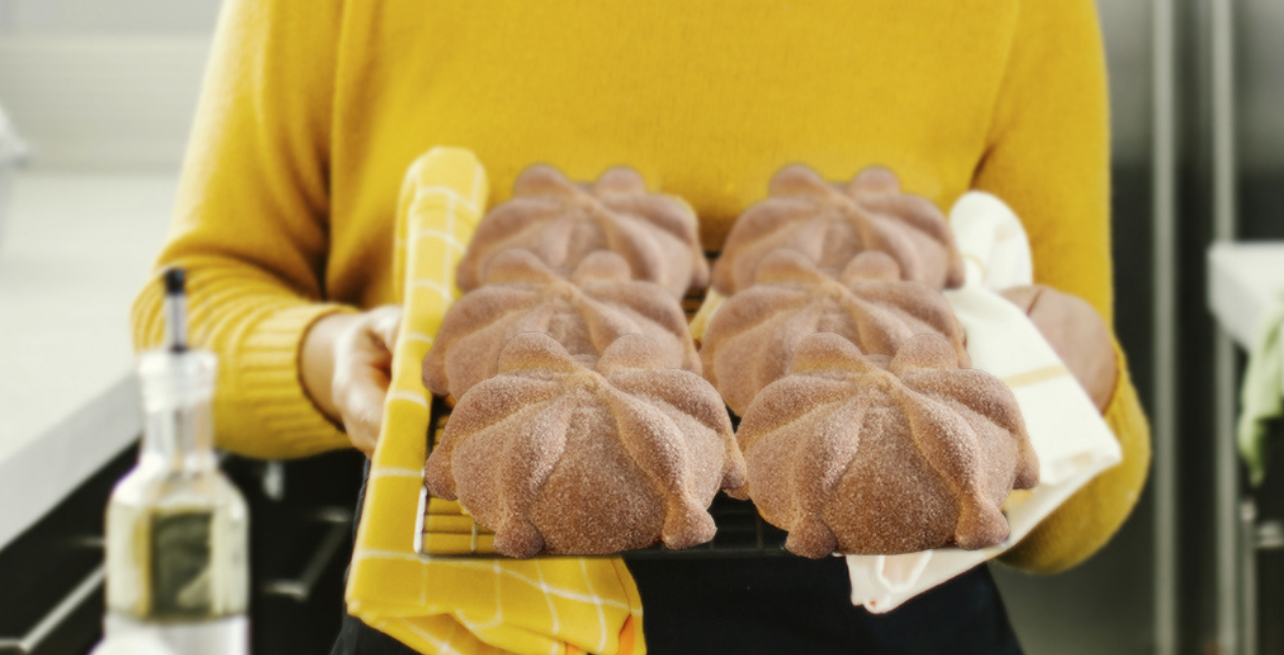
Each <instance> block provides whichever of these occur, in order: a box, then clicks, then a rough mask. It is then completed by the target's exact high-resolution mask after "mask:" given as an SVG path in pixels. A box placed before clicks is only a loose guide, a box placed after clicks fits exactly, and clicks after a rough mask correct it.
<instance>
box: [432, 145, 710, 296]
mask: <svg viewBox="0 0 1284 655" xmlns="http://www.w3.org/2000/svg"><path fill="white" fill-rule="evenodd" d="M696 228H697V225H696V216H695V212H694V211H692V209H691V207H690V206H689V205H687V204H686V203H685V202H683V201H681V200H680V199H678V198H675V197H672V196H667V195H663V194H658V193H647V190H646V184H645V183H644V181H643V179H642V176H641V175H639V174H638V173H637V171H635V170H633V169H631V168H627V167H618V168H612V169H610V170H608V171H606V172H605V173H603V174H602V175H601V177H599V178H598V179H597V182H595V183H593V184H592V185H586V184H576V183H573V182H571V181H570V180H568V179H567V178H566V176H564V175H562V173H561V172H559V171H558V170H557V169H555V168H553V167H551V166H545V165H537V166H532V167H531V168H529V169H527V170H526V171H525V172H523V173H522V174H521V175H520V176H518V178H517V181H516V182H515V183H514V185H513V198H512V199H511V200H509V201H508V202H505V203H503V204H500V205H498V206H496V207H495V208H494V209H492V210H490V212H488V213H487V214H486V216H485V217H484V218H483V219H482V222H481V224H480V225H478V227H477V231H476V233H475V234H474V235H473V238H472V241H471V242H470V243H469V245H468V250H467V251H466V252H465V254H464V257H463V259H462V260H460V263H459V269H458V275H457V277H456V282H457V283H458V284H459V288H460V289H463V290H464V291H471V290H473V289H476V288H477V287H479V286H481V284H482V282H483V276H484V274H485V271H486V268H487V266H488V265H489V263H490V260H491V258H492V257H494V256H495V255H496V254H497V253H499V252H500V251H503V250H505V249H508V248H521V249H523V250H528V251H530V252H532V253H534V254H535V255H536V256H537V257H539V258H540V259H541V260H543V262H544V263H545V264H547V265H548V266H549V267H550V268H552V269H554V270H555V271H557V272H559V273H561V274H563V275H569V274H570V272H571V271H573V270H575V268H576V267H577V266H579V264H580V262H581V261H582V260H583V259H584V258H585V257H587V256H589V255H590V254H591V253H593V252H596V251H599V250H611V251H614V252H616V253H618V254H620V255H621V256H622V257H623V258H624V260H625V261H626V262H628V265H629V269H630V272H631V274H632V276H633V278H634V279H637V280H647V281H650V282H655V283H656V284H659V285H661V286H663V287H664V288H666V289H668V290H669V291H670V292H671V293H673V294H674V296H675V297H678V298H681V297H682V296H683V295H685V294H686V292H687V290H688V289H691V288H704V287H705V286H706V285H708V283H709V263H708V261H707V260H706V259H705V258H704V252H703V251H702V249H701V247H700V241H699V237H698V235H697V232H696Z"/></svg>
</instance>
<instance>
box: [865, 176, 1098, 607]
mask: <svg viewBox="0 0 1284 655" xmlns="http://www.w3.org/2000/svg"><path fill="white" fill-rule="evenodd" d="M950 227H951V229H952V230H953V231H954V236H955V239H956V240H957V242H958V247H959V251H960V252H961V253H962V255H963V258H964V261H965V262H966V266H967V281H966V283H965V284H964V286H963V287H962V288H960V289H956V290H949V291H946V292H945V297H946V298H947V299H948V300H949V302H950V304H951V305H952V306H953V308H954V313H955V314H956V315H957V316H958V319H959V321H960V322H961V323H962V324H963V327H964V328H965V329H966V330H967V350H968V354H969V355H970V356H971V358H972V366H973V367H974V368H978V369H981V370H984V371H987V372H989V373H992V374H994V375H995V376H998V377H999V378H1000V379H1002V380H1003V381H1004V382H1005V383H1006V384H1007V385H1008V387H1009V388H1011V389H1012V392H1013V394H1014V395H1015V396H1016V399H1017V403H1018V404H1019V405H1020V406H1021V412H1022V414H1023V415H1024V417H1025V422H1026V428H1027V430H1028V431H1029V433H1030V441H1031V443H1032V444H1033V446H1034V450H1035V453H1036V454H1038V456H1039V485H1038V486H1037V487H1035V488H1034V489H1032V490H1029V491H1014V492H1013V493H1012V495H1011V496H1010V497H1009V498H1008V502H1007V505H1006V506H1005V510H1006V513H1007V516H1008V524H1009V526H1010V527H1011V534H1010V536H1009V537H1008V540H1007V541H1006V542H1004V543H1003V544H1000V545H998V546H994V547H991V548H984V549H981V550H973V551H968V550H962V549H958V548H945V549H939V550H929V551H924V552H920V553H908V554H903V555H860V556H856V555H852V556H848V557H847V569H848V571H849V573H850V574H851V581H852V604H854V605H864V606H865V607H866V608H867V609H869V610H870V611H872V612H887V611H890V610H892V609H895V608H896V607H898V606H900V605H901V604H902V603H904V602H905V601H907V600H909V599H910V598H913V597H914V596H916V595H918V594H920V593H922V592H924V591H927V590H928V589H931V588H932V587H934V586H936V585H938V584H940V583H942V582H945V581H946V580H949V579H950V578H952V577H954V576H956V575H959V574H961V573H963V572H965V571H968V570H969V569H971V568H973V567H975V566H976V565H978V564H981V563H983V562H985V561H987V560H990V559H992V558H994V557H997V556H998V555H999V554H1000V553H1002V552H1003V551H1005V550H1007V549H1008V548H1010V547H1011V546H1012V545H1014V544H1016V543H1017V542H1018V541H1020V540H1021V538H1022V537H1024V536H1025V535H1026V534H1028V533H1029V532H1030V531H1031V530H1033V529H1034V527H1035V526H1036V525H1037V524H1038V523H1039V521H1041V520H1043V519H1044V518H1045V517H1047V516H1048V515H1049V514H1051V513H1052V511H1053V510H1055V509H1056V508H1057V506H1059V505H1060V504H1061V503H1063V502H1065V501H1066V499H1068V498H1069V497H1070V496H1071V495H1072V494H1073V493H1074V492H1075V491H1076V490H1078V489H1079V488H1080V487H1082V486H1083V485H1085V484H1087V483H1088V481H1089V480H1091V479H1092V478H1093V477H1094V476H1095V475H1097V474H1098V473H1100V472H1101V471H1103V470H1105V469H1107V468H1109V467H1111V466H1113V465H1114V464H1117V463H1118V462H1120V461H1121V460H1122V459H1123V453H1122V451H1120V449H1119V443H1118V441H1117V440H1116V439H1115V437H1114V435H1113V434H1111V432H1110V428H1109V427H1107V425H1106V422H1105V421H1104V420H1103V419H1102V418H1101V414H1100V413H1099V412H1098V411H1097V408H1096V406H1095V405H1093V403H1092V400H1091V399H1089V397H1088V395H1087V393H1085V392H1084V390H1083V388H1082V387H1080V386H1079V383H1078V382H1077V381H1076V380H1075V379H1074V377H1073V376H1072V375H1071V374H1070V371H1069V370H1067V369H1066V367H1065V365H1064V364H1063V363H1062V362H1061V360H1060V359H1059V358H1058V357H1057V355H1056V353H1055V352H1053V350H1052V347H1051V346H1050V345H1048V343H1047V341H1045V340H1044V339H1043V336H1042V335H1041V334H1040V333H1039V331H1038V329H1037V328H1036V327H1035V326H1034V324H1033V323H1032V322H1031V321H1030V319H1029V318H1028V317H1027V316H1026V315H1025V313H1024V312H1022V311H1021V310H1020V309H1018V308H1017V307H1016V305H1014V304H1012V303H1011V302H1009V301H1007V300H1006V299H1004V298H1003V297H1002V296H1000V295H998V293H996V292H997V291H999V290H1001V289H1005V288H1008V287H1013V286H1020V285H1027V284H1030V283H1031V281H1032V271H1033V267H1032V265H1031V260H1030V245H1029V242H1028V240H1027V239H1026V235H1025V230H1024V229H1023V228H1022V227H1021V222H1020V221H1019V220H1018V219H1017V217H1016V215H1015V214H1014V213H1012V210H1011V209H1009V208H1008V206H1007V205H1006V204H1004V203H1003V202H1002V201H1000V200H999V199H998V198H995V197H994V196H991V195H989V194H985V193H979V192H972V193H968V194H966V195H964V196H963V197H962V198H960V199H959V201H958V202H957V203H956V204H955V205H954V208H953V209H952V210H951V212H950Z"/></svg>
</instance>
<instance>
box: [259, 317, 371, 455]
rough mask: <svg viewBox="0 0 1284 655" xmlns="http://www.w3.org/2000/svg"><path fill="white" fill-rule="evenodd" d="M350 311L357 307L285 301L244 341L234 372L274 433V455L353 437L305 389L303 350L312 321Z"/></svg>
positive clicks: (332, 445)
mask: <svg viewBox="0 0 1284 655" xmlns="http://www.w3.org/2000/svg"><path fill="white" fill-rule="evenodd" d="M351 311H355V310H354V309H353V308H351V307H347V306H344V305H333V304H312V303H310V304H305V305H295V306H290V307H285V308H283V309H280V310H278V311H276V312H274V313H272V314H270V315H268V317H267V318H265V319H263V320H262V321H260V322H259V323H258V324H257V325H256V326H255V327H254V328H253V329H252V331H251V332H250V334H248V335H247V336H246V338H245V340H244V342H243V343H242V347H241V351H240V356H239V357H237V361H236V367H237V370H236V371H235V375H234V379H235V380H236V381H237V383H239V384H240V385H241V387H242V388H241V390H240V391H241V393H240V394H238V395H240V396H241V397H243V398H246V399H249V404H250V411H252V412H253V413H254V415H255V416H254V418H255V419H256V421H255V422H256V423H258V424H259V425H261V426H263V428H264V429H266V430H267V431H268V433H269V434H271V435H272V445H271V448H269V449H267V450H269V451H271V453H272V454H273V455H275V456H279V457H300V456H304V455H311V454H314V453H319V452H322V451H326V450H334V449H336V448H342V447H345V446H347V445H348V438H347V437H346V436H345V435H344V433H343V432H342V431H341V430H340V429H339V428H338V427H337V426H336V425H335V424H334V423H333V422H331V421H330V419H328V418H327V417H326V416H325V415H324V414H323V413H322V412H321V410H320V409H318V408H317V405H316V403H314V402H313V400H312V398H311V397H310V396H309V395H308V393H307V391H306V390H304V388H303V381H302V376H301V375H300V371H299V353H300V349H301V345H302V343H303V337H304V335H305V334H307V331H308V329H309V328H310V327H312V324H313V323H315V322H316V321H317V320H318V319H320V318H323V317H325V316H329V315H331V314H335V313H339V312H351ZM255 450H260V449H258V448H256V449H255Z"/></svg>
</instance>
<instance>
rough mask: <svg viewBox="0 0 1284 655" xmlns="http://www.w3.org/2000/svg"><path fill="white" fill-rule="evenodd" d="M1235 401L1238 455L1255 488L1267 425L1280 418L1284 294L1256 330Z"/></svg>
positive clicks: (1262, 473) (1283, 411)
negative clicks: (1238, 403) (1237, 425)
mask: <svg viewBox="0 0 1284 655" xmlns="http://www.w3.org/2000/svg"><path fill="white" fill-rule="evenodd" d="M1239 397H1240V415H1239V427H1238V434H1237V435H1236V436H1237V438H1238V441H1239V454H1240V456H1241V457H1243V458H1244V464H1246V465H1247V466H1248V475H1249V479H1250V480H1251V481H1252V483H1253V486H1257V485H1260V484H1261V483H1262V480H1263V479H1265V477H1266V456H1267V452H1268V450H1269V447H1270V443H1269V441H1268V439H1267V437H1268V435H1269V431H1268V430H1267V422H1268V421H1270V420H1271V419H1274V418H1279V417H1280V416H1281V415H1284V291H1282V292H1281V293H1280V296H1279V303H1277V304H1276V305H1275V307H1273V308H1272V309H1271V310H1270V311H1269V312H1267V313H1266V316H1265V317H1263V319H1262V323H1261V325H1259V326H1258V328H1257V341H1256V342H1254V343H1253V349H1252V351H1251V352H1249V354H1248V368H1247V369H1246V370H1245V371H1244V380H1243V382H1242V384H1241V385H1240V396H1239Z"/></svg>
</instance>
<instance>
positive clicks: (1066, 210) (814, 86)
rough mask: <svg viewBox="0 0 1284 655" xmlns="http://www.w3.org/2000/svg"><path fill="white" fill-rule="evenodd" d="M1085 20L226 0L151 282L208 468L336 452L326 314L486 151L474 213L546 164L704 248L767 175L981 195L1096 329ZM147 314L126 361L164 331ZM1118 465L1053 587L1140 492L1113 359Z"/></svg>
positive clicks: (1101, 249)
mask: <svg viewBox="0 0 1284 655" xmlns="http://www.w3.org/2000/svg"><path fill="white" fill-rule="evenodd" d="M1105 91H1106V88H1105V79H1104V62H1103V54H1102V47H1101V40H1100V33H1099V28H1098V25H1097V18H1096V13H1095V9H1094V5H1093V2H1092V0H954V1H952V2H940V1H939V0H811V1H809V2H798V1H781V0H702V1H695V2H687V1H680V0H649V1H646V2H630V3H618V2H589V1H587V0H544V1H540V2H532V1H531V0H469V1H468V2H423V1H419V0H378V1H376V0H351V1H348V2H343V1H342V0H311V1H309V2H306V3H297V2H286V1H285V0H229V2H228V3H227V4H226V7H225V9H224V13H223V15H222V19H221V22H220V26H219V30H218V36H217V38H216V40H215V44H214V49H213V53H212V58H211V64H210V69H209V72H208V76H207V79H206V82H205V88H204V92H203V94H202V100H201V103H200V108H199V111H198V114H197V117H196V125H195V130H194V133H193V136H192V141H191V144H190V148H189V151H188V156H187V161H186V163H185V165H184V172H183V178H182V185H181V190H180V194H179V200H178V207H177V211H176V217H175V222H174V226H173V230H172V234H171V238H170V241H169V243H168V245H167V246H166V248H165V250H164V252H163V253H162V254H161V256H160V261H159V264H160V265H162V266H163V265H175V264H176V265H182V266H185V267H187V268H188V270H189V271H190V273H191V292H192V298H191V314H192V316H191V319H192V325H193V328H194V330H195V331H196V335H197V336H196V340H197V342H198V343H203V344H206V345H207V346H209V347H212V348H213V349H215V350H217V351H218V353H219V354H220V356H221V357H222V360H223V366H222V370H221V374H220V375H221V377H220V380H219V387H218V389H219V394H218V397H217V398H216V427H217V431H218V435H219V443H220V445H221V446H222V447H224V448H226V449H229V450H232V451H236V452H239V453H244V454H248V455H257V456H263V457H296V456H302V455H307V454H310V453H316V452H319V451H323V450H327V449H333V448H339V447H343V446H345V445H346V444H347V441H346V439H345V438H344V436H343V435H342V434H340V433H339V432H338V430H336V428H335V427H334V426H333V425H332V424H331V423H330V422H329V421H328V420H326V419H325V418H324V417H323V416H322V415H321V414H320V413H319V412H318V411H317V409H316V408H315V407H314V405H313V404H312V402H311V401H310V400H309V399H308V398H307V396H306V395H305V393H304V391H303V389H302V387H301V385H300V381H299V371H298V351H299V344H300V341H301V337H302V335H303V333H304V332H305V330H306V329H307V328H308V327H309V325H310V324H311V323H312V322H313V321H315V320H316V319H317V318H318V317H320V316H322V315H325V314H326V313H329V312H334V311H342V310H343V309H345V308H367V307H372V306H375V305H379V304H383V303H390V302H395V301H396V300H397V299H396V298H394V297H393V295H392V288H393V285H392V281H391V277H392V265H391V263H392V259H391V252H392V246H393V242H392V241H393V240H392V233H393V222H394V216H395V213H396V202H397V194H398V187H399V184H400V182H401V179H402V177H403V175H404V173H405V171H406V168H407V166H408V165H409V164H410V163H411V162H412V161H413V160H414V159H415V157H416V156H417V155H419V154H421V153H423V152H425V151H426V150H428V149H429V148H431V147H433V146H435V145H452V146H460V147H464V148H468V149H470V150H472V151H473V152H475V153H477V155H478V157H479V158H480V160H481V163H482V164H483V165H484V166H485V167H486V170H487V172H488V173H489V176H490V189H491V192H490V195H491V197H490V201H491V202H492V203H494V202H499V201H502V200H504V199H505V198H506V197H507V195H508V194H509V192H510V189H511V184H512V181H513V179H514V177H515V176H516V175H517V173H519V172H520V171H521V170H522V169H523V168H525V167H526V166H528V165H530V164H532V163H535V162H549V163H552V164H554V165H556V166H558V167H560V168H562V169H563V170H565V171H567V172H568V174H570V175H571V176H573V177H578V178H591V177H595V176H596V175H597V174H598V173H599V172H601V171H602V170H603V169H604V168H606V167H609V166H611V165H613V164H629V165H632V166H634V167H635V168H637V169H639V170H640V171H641V172H642V173H643V174H644V175H645V176H646V178H647V180H648V182H649V183H650V184H651V185H652V186H653V187H654V188H657V189H660V190H663V191H665V192H667V193H672V194H676V195H679V196H682V197H684V198H686V199H687V200H688V201H689V202H690V203H691V204H692V205H693V206H694V207H695V209H696V211H697V212H698V214H699V216H700V219H701V222H702V238H703V239H704V241H705V244H706V246H707V247H708V248H710V249H717V247H718V246H719V244H720V242H721V239H722V238H723V236H724V235H725V234H726V232H727V229H728V228H729V226H730V224H731V222H732V220H733V219H734V218H735V217H736V216H737V214H738V213H739V212H741V211H742V210H743V209H744V208H745V207H747V206H748V205H750V204H752V203H753V202H755V201H757V200H760V199H761V198H762V197H763V196H764V195H765V193H766V188H767V181H768V179H769V177H770V176H771V174H772V173H773V172H775V171H776V170H777V169H778V168H780V167H781V166H782V165H783V164H786V163H789V162H805V163H807V164H810V165H811V166H813V167H815V168H817V169H818V170H819V171H821V172H822V173H823V174H825V175H826V176H828V177H830V178H832V179H846V178H849V177H850V176H851V175H852V174H853V173H855V172H856V171H859V170H860V169H861V168H863V167H865V166H867V165H870V164H882V165H885V166H888V167H890V168H892V169H893V170H895V171H896V172H897V173H898V174H899V175H900V176H901V179H902V180H903V183H904V185H905V186H906V187H907V189H908V190H909V191H911V192H913V193H917V194H920V195H923V196H925V197H927V198H929V199H931V200H932V201H934V202H935V203H936V204H938V205H939V206H941V207H942V208H948V207H949V206H950V205H951V203H953V201H954V200H955V199H956V198H957V197H958V196H959V195H961V194H962V193H963V192H965V191H966V190H968V189H983V190H986V191H990V192H992V193H994V194H996V195H998V196H1000V197H1001V198H1003V199H1004V200H1006V201H1007V202H1008V203H1009V204H1010V205H1011V206H1012V207H1013V209H1015V210H1016V212H1017V214H1018V215H1020V216H1021V217H1022V219H1023V220H1024V221H1025V225H1026V228H1027V230H1028V232H1029V236H1030V239H1031V242H1032V246H1033V251H1034V262H1035V278H1036V280H1037V281H1038V282H1040V283H1042V284H1047V285H1050V286H1053V287H1056V288H1058V289H1061V290H1063V291H1066V292H1069V293H1072V294H1075V295H1078V296H1081V297H1083V298H1085V299H1087V300H1088V301H1089V302H1090V303H1091V304H1092V305H1093V306H1094V307H1096V308H1097V309H1098V310H1099V311H1100V312H1101V314H1102V315H1103V316H1105V317H1106V319H1107V321H1109V320H1110V319H1111V315H1112V312H1111V303H1112V297H1111V263H1110V249H1109V220H1108V200H1109V180H1108V138H1107V132H1108V128H1107V103H1106V95H1105ZM157 288H158V287H157V286H156V285H150V286H148V287H147V289H146V290H145V291H144V292H143V293H142V295H141V296H140V297H139V299H138V301H137V303H136V307H135V313H134V330H135V334H136V339H137V345H138V346H139V347H145V346H149V345H151V344H154V343H156V342H157V341H158V340H159V339H160V338H161V334H162V327H161V318H160V314H159V308H160V298H159V295H158V294H157V292H156V289H157ZM1120 364H1121V366H1120V370H1121V371H1124V373H1122V374H1121V377H1120V380H1119V384H1118V388H1117V392H1116V395H1115V398H1114V400H1113V401H1112V403H1111V405H1110V407H1109V409H1108V412H1107V418H1108V421H1109V423H1110V424H1111V426H1112V427H1113V428H1114V429H1115V432H1116V434H1117V435H1118V437H1119V439H1120V441H1121V442H1122V445H1123V449H1124V452H1125V459H1124V462H1123V463H1122V464H1121V465H1119V466H1118V467H1116V468H1115V469H1112V470H1111V471H1108V472H1107V473H1105V474H1103V475H1102V476H1100V477H1099V478H1098V479H1097V480H1096V481H1094V482H1093V483H1092V484H1091V485H1089V486H1088V487H1087V488H1086V489H1085V490H1083V491H1082V492H1081V493H1079V494H1078V495H1077V496H1075V497H1074V498H1073V499H1072V500H1071V501H1070V502H1069V503H1068V504H1067V505H1065V506H1064V507H1063V508H1062V509H1061V510H1060V511H1058V512H1057V513H1056V514H1055V515H1053V517H1051V518H1050V519H1049V520H1047V521H1046V522H1045V523H1044V525H1043V526H1041V527H1040V529H1039V530H1037V531H1036V532H1035V533H1034V534H1033V535H1032V536H1031V537H1029V538H1028V539H1027V540H1026V541H1025V542H1024V543H1023V544H1022V545H1021V546H1020V547H1018V548H1017V549H1016V550H1015V551H1013V553H1012V554H1011V555H1009V560H1010V561H1012V562H1014V563H1016V564H1018V565H1020V566H1023V567H1026V568H1029V569H1033V570H1041V571H1051V570H1058V569H1062V568H1066V567H1068V566H1072V565H1073V564H1075V563H1077V562H1079V561H1081V560H1082V559H1084V558H1085V557H1087V556H1088V555H1090V554H1091V553H1092V552H1094V551H1095V550H1096V549H1098V548H1099V547H1101V546H1102V545H1103V544H1104V543H1105V542H1106V541H1107V539H1108V538H1109V537H1110V535H1112V534H1113V533H1114V532H1115V530H1116V529H1117V528H1118V527H1119V525H1120V524H1121V523H1122V521H1123V520H1124V518H1126V516H1127V515H1128V513H1129V511H1130V510H1131V508H1132V506H1133V504H1134V502H1135V501H1136V499H1137V495H1138V493H1139V492H1140V490H1141V487H1142V485H1143V483H1144V480H1145V472H1146V470H1147V465H1148V461H1149V443H1148V434H1147V427H1146V422H1145V418H1144V416H1143V415H1142V413H1141V409H1140V405H1139V402H1138V400H1137V397H1136V393H1135V392H1134V390H1133V388H1132V385H1131V383H1130V381H1129V380H1128V377H1127V374H1126V368H1125V366H1124V362H1123V359H1122V355H1121V358H1120Z"/></svg>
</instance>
